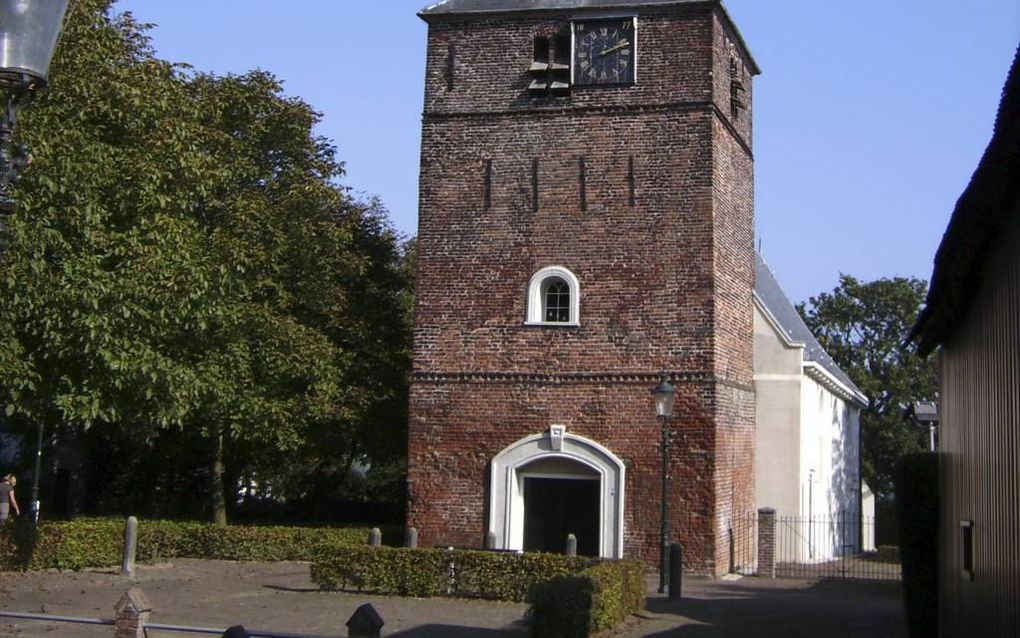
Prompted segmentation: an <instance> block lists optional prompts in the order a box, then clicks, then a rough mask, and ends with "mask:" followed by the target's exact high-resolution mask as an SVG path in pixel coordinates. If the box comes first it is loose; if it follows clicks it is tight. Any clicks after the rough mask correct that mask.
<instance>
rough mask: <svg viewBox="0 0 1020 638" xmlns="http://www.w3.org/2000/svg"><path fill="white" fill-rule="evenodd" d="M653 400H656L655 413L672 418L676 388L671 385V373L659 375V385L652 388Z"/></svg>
mask: <svg viewBox="0 0 1020 638" xmlns="http://www.w3.org/2000/svg"><path fill="white" fill-rule="evenodd" d="M652 398H653V399H654V400H655V412H656V414H658V415H659V416H665V417H668V416H671V415H672V414H673V402H674V401H675V400H676V388H674V387H673V386H672V385H670V383H669V373H668V372H660V373H659V385H657V386H655V387H654V388H652Z"/></svg>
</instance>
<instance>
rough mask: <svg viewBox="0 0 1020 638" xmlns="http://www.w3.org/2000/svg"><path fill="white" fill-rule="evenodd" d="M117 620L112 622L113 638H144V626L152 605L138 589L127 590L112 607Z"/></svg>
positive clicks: (147, 620)
mask: <svg viewBox="0 0 1020 638" xmlns="http://www.w3.org/2000/svg"><path fill="white" fill-rule="evenodd" d="M114 610H115V611H116V612H117V619H116V620H115V621H114V627H115V629H116V632H115V633H114V638H145V624H146V623H147V622H149V612H150V611H152V605H150V604H149V600H148V599H147V598H146V597H145V594H144V593H143V592H142V590H141V589H139V588H138V587H132V588H131V589H129V590H127V593H125V594H124V595H123V596H122V597H121V599H120V601H119V602H118V603H117V605H116V606H115V607H114Z"/></svg>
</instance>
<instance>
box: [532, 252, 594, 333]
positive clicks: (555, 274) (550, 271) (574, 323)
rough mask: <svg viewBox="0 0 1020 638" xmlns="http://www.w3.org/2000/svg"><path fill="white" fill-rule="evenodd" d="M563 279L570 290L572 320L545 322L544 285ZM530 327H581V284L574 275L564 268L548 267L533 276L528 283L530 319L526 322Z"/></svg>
mask: <svg viewBox="0 0 1020 638" xmlns="http://www.w3.org/2000/svg"><path fill="white" fill-rule="evenodd" d="M552 278H555V279H561V280H563V281H565V282H566V284H567V287H568V288H569V289H570V320H569V321H545V295H544V294H543V293H544V288H545V286H544V283H545V282H546V281H547V280H549V279H552ZM525 324H526V325H529V326H562V327H566V328H571V327H573V328H576V327H578V326H580V325H581V284H580V283H579V282H578V281H577V277H575V276H574V273H572V272H570V271H569V270H567V269H566V268H564V267H563V266H548V267H546V268H543V269H542V270H539V271H538V272H536V273H535V274H534V275H532V276H531V281H530V282H529V283H528V317H527V320H526V321H525Z"/></svg>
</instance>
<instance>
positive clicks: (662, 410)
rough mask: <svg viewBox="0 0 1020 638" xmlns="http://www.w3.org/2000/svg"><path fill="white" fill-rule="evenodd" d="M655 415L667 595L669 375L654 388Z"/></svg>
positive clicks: (662, 582)
mask: <svg viewBox="0 0 1020 638" xmlns="http://www.w3.org/2000/svg"><path fill="white" fill-rule="evenodd" d="M652 397H653V398H654V399H655V413H656V414H657V415H658V416H659V420H660V421H661V422H662V519H661V523H662V538H661V539H660V543H659V593H660V594H665V593H666V572H667V571H668V570H669V565H668V564H667V561H668V558H667V557H668V556H669V553H668V552H669V418H670V417H671V416H672V415H673V401H674V400H675V399H676V388H674V387H673V386H672V385H670V384H669V373H668V372H660V373H659V385H657V386H655V387H654V388H652Z"/></svg>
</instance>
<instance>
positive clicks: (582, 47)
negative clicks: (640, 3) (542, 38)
mask: <svg viewBox="0 0 1020 638" xmlns="http://www.w3.org/2000/svg"><path fill="white" fill-rule="evenodd" d="M636 53H637V42H636V40H635V30H634V18H605V19H599V20H578V21H576V22H574V68H573V76H574V84H576V85H580V86H586V85H601V84H633V83H634V67H635V63H636V62H637V60H636Z"/></svg>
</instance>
